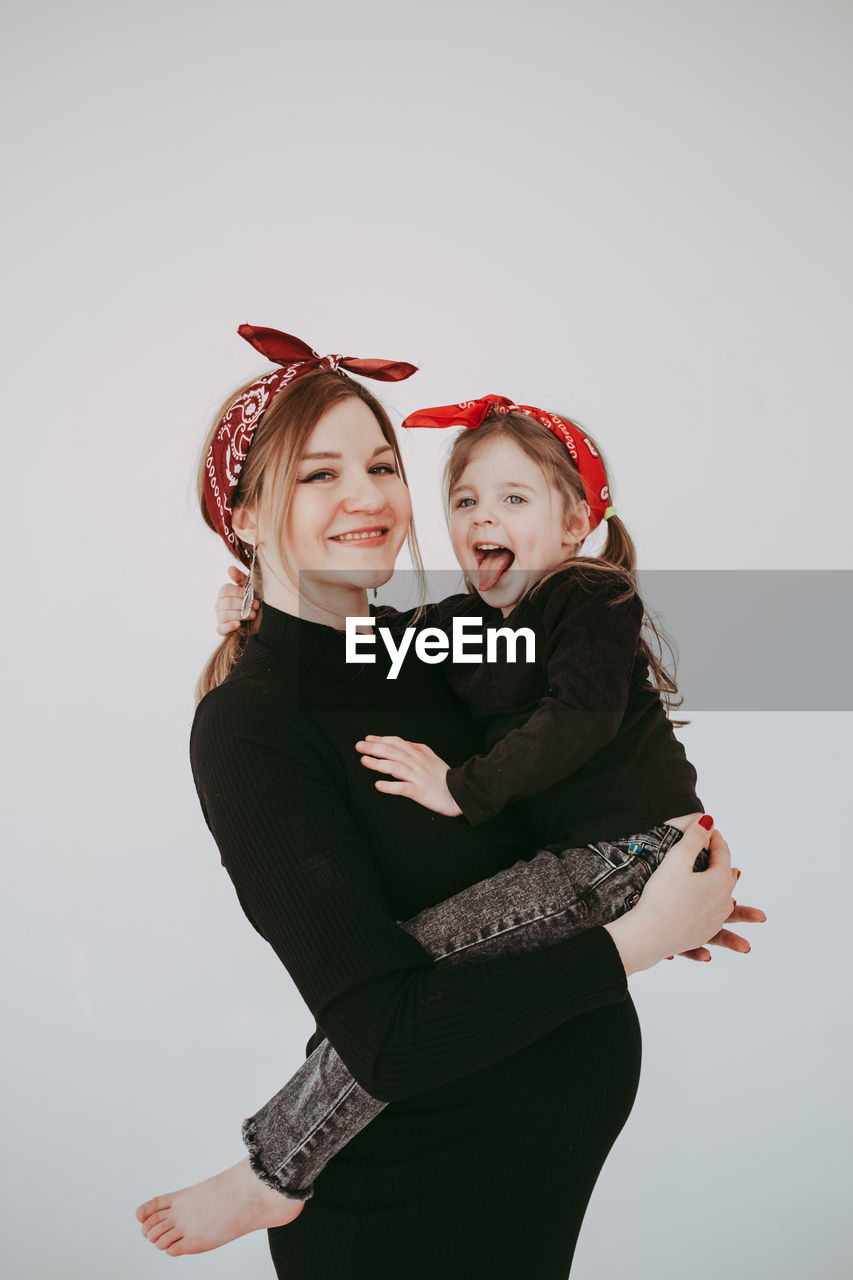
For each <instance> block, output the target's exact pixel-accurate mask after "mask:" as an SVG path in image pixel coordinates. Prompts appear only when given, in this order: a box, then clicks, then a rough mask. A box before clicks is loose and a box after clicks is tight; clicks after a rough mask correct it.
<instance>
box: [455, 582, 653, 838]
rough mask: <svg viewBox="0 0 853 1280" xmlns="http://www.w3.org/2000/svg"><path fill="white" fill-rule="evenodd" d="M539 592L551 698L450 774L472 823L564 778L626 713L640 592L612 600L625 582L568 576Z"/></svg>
mask: <svg viewBox="0 0 853 1280" xmlns="http://www.w3.org/2000/svg"><path fill="white" fill-rule="evenodd" d="M544 591H545V592H546V593H547V594H546V595H545V598H544V602H543V604H542V622H543V629H544V633H545V652H544V654H542V655H540V654H537V660H538V661H540V662H542V663H543V664H544V667H545V672H546V675H547V678H548V696H547V697H545V698H543V699H542V701H541V703H540V705H539V706H538V707H537V708H536V709H535V710H534V711H533V712H532V713H531V715H530V716H529V717H528V719H527V720H526V721H525V722H524V724H522V725H519V727H518V728H516V729H511V730H510V731H509V733H507V734H506V735H505V736H504V737H503V738H501V739H500V741H499V742H497V743H496V744H495V746H494V747H493V748H492V749H491V750H490V751H488V752H486V753H485V754H483V755H479V756H475V757H474V758H473V759H471V760H468V761H466V762H465V764H462V765H459V766H458V767H457V768H454V769H450V770H449V772H448V774H447V786H448V790H449V791H450V794H451V795H452V796H453V798H454V800H455V801H456V803H457V804H458V805H459V808H460V809H461V810H462V812H463V814H464V815H465V817H466V818H467V820H468V821H469V822H470V823H471V825H472V826H476V825H477V824H478V823H480V822H485V821H486V819H487V818H492V817H494V816H495V814H497V813H500V811H501V810H502V809H503V808H504V807H505V806H506V805H508V804H509V803H510V802H511V801H513V800H521V799H524V798H525V797H527V796H533V795H536V794H538V793H539V792H541V791H545V790H546V789H547V788H548V787H550V786H552V785H553V784H554V783H555V782H560V781H562V780H563V779H564V778H567V777H569V775H570V774H572V773H574V772H575V770H576V769H579V768H580V767H581V765H583V764H586V762H587V761H588V760H589V759H591V758H592V756H594V755H595V753H596V752H597V751H600V750H601V748H602V747H604V746H606V745H607V743H608V742H611V741H612V740H613V738H615V736H616V734H617V733H618V731H619V726H620V724H621V723H622V718H623V716H624V714H625V708H626V705H627V702H628V690H629V686H630V681H631V673H632V671H633V667H634V660H635V658H636V656H637V647H638V644H639V639H640V628H641V626H642V622H643V604H642V601H641V600H640V598H639V596H637V595H636V594H634V595H632V596H631V597H630V598H629V599H628V600H625V601H621V602H619V603H615V601H616V600H618V597H619V595H620V594H623V593H624V586H623V584H622V583H615V582H606V583H605V582H602V583H601V584H595V585H582V584H579V583H578V582H577V581H576V580H575V579H574V578H573V576H572V575H571V574H570V573H563V574H560V575H557V576H556V577H555V578H554V579H552V580H551V581H550V582H549V583H547V584H546V585H545V588H544Z"/></svg>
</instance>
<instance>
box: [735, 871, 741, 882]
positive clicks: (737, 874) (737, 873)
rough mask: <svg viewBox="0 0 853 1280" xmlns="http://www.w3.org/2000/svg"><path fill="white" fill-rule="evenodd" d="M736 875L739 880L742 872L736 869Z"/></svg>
mask: <svg viewBox="0 0 853 1280" xmlns="http://www.w3.org/2000/svg"><path fill="white" fill-rule="evenodd" d="M735 875H736V876H737V878H738V880H740V872H739V871H736V872H735Z"/></svg>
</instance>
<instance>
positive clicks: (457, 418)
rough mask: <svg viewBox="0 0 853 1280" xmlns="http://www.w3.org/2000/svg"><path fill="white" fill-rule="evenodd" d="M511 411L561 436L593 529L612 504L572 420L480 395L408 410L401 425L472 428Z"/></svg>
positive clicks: (589, 446) (591, 451) (597, 463)
mask: <svg viewBox="0 0 853 1280" xmlns="http://www.w3.org/2000/svg"><path fill="white" fill-rule="evenodd" d="M513 411H515V412H517V413H526V414H527V416H528V417H529V418H535V419H536V421H537V422H541V424H542V426H543V427H547V429H548V430H549V431H553V433H554V435H555V436H556V437H557V439H558V440H562V442H563V444H564V445H565V446H566V448H567V449H568V451H569V453H570V454H571V455H572V458H573V459H574V462H575V465H576V467H577V469H578V472H579V473H580V478H581V480H582V481H583V487H584V493H585V494H586V500H587V502H588V503H589V512H590V529H595V528H596V527H597V526H598V525H599V524H600V523H601V521H602V520H609V519H610V517H611V516H614V515H615V514H616V508H615V507H611V505H610V488H609V486H608V483H607V475H606V474H605V471H604V467H603V466H602V463H601V459H600V457H599V456H598V453H597V452H596V449H595V446H594V444H593V443H592V441H591V440H590V439H589V437H588V436H585V435H583V434H582V433H581V432H580V431H579V430H578V428H577V427H576V426H575V425H574V424H573V423H570V422H567V421H566V419H565V418H561V417H560V416H559V414H556V413H548V412H547V411H546V410H545V409H536V408H534V406H533V405H531V404H514V403H513V402H512V400H507V398H506V396H483V397H482V398H481V399H480V400H464V401H463V402H462V404H447V405H441V406H439V407H438V408H437V409H419V410H418V411H417V412H416V413H410V414H409V416H408V418H406V420H405V422H404V423H403V426H404V427H469V428H471V429H473V428H475V427H479V426H482V424H483V422H484V421H485V420H486V418H488V417H492V416H494V415H496V414H502V413H510V412H513ZM570 428H571V429H570Z"/></svg>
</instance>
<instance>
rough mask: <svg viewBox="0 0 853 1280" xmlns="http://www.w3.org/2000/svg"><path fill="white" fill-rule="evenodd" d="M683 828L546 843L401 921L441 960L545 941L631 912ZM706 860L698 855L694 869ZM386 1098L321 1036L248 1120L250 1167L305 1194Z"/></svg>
mask: <svg viewBox="0 0 853 1280" xmlns="http://www.w3.org/2000/svg"><path fill="white" fill-rule="evenodd" d="M680 839H681V832H680V831H679V830H678V829H677V828H676V827H670V826H667V825H663V826H659V827H654V828H652V830H651V831H647V832H643V833H640V834H639V835H632V836H625V837H624V838H620V839H617V840H613V841H600V842H599V843H597V844H589V845H585V846H584V847H583V848H580V849H559V848H557V847H555V846H549V847H547V848H545V849H541V850H540V851H539V852H538V853H536V854H535V856H534V857H533V858H531V859H530V861H529V862H517V863H516V864H515V865H514V866H512V867H508V868H507V869H506V870H504V871H499V872H498V874H497V875H495V876H492V877H491V879H489V880H483V881H481V882H480V883H479V884H475V885H472V887H471V888H470V889H464V890H463V891H462V892H461V893H457V894H456V895H455V896H454V897H452V898H448V899H447V900H446V901H445V902H439V903H438V904H437V905H436V906H434V907H429V908H427V910H426V911H422V912H421V913H420V914H419V915H417V916H415V917H414V918H413V919H412V920H406V921H403V922H401V927H402V928H404V929H405V930H406V931H407V932H408V933H410V934H412V936H413V937H415V938H417V940H418V942H420V943H421V945H422V946H423V947H424V948H425V949H426V950H427V951H429V952H430V954H431V955H432V956H434V957H435V959H436V960H438V961H444V962H447V963H451V964H453V963H458V962H464V961H465V959H466V958H467V957H468V956H471V957H473V958H476V959H482V958H483V957H484V956H490V955H497V954H509V953H513V952H514V953H518V952H522V951H529V950H532V949H533V948H536V947H543V946H548V945H549V944H551V943H554V942H558V941H560V940H562V939H563V938H567V937H569V936H570V935H571V934H573V933H579V932H580V931H581V930H582V929H589V928H592V927H593V926H594V925H600V924H607V923H608V922H609V921H611V920H615V919H616V918H617V917H618V916H620V915H623V914H624V913H625V912H626V911H628V910H629V909H630V908H631V907H632V906H633V905H634V903H635V902H636V901H637V899H638V898H639V896H640V894H641V893H642V891H643V888H644V886H645V884H646V882H647V881H648V879H649V877H650V876H651V874H652V872H653V871H654V870H655V868H656V867H657V866H658V865H659V864H660V862H661V859H662V858H663V856H664V854H665V853H666V852H667V851H668V850H669V849H670V848H671V847H672V846H673V845H674V844H675V843H676V841H677V840H680ZM705 866H707V852H706V853H705V854H704V855H702V854H700V856H699V858H697V860H696V863H695V865H694V870H696V871H701V870H704V869H705ZM386 1105H387V1104H386V1103H384V1102H378V1101H377V1100H376V1098H372V1097H371V1096H370V1094H368V1093H366V1092H365V1091H364V1089H362V1088H361V1086H360V1085H359V1084H357V1083H356V1081H355V1080H354V1079H353V1077H352V1076H351V1075H350V1073H349V1070H348V1069H347V1067H346V1066H345V1065H344V1063H343V1062H342V1061H341V1059H340V1058H339V1057H338V1054H337V1053H336V1052H335V1050H334V1049H333V1048H332V1046H331V1045H330V1044H329V1042H328V1040H324V1041H323V1042H322V1043H321V1044H319V1045H318V1046H317V1048H316V1049H315V1050H314V1051H313V1053H311V1054H310V1055H309V1057H308V1058H306V1060H305V1062H304V1063H303V1064H302V1066H301V1067H300V1068H299V1070H298V1071H297V1072H296V1073H295V1074H294V1075H293V1076H291V1078H290V1080H289V1081H288V1082H287V1084H286V1085H284V1087H283V1088H282V1089H280V1090H279V1091H278V1093H277V1094H275V1096H274V1097H273V1098H271V1099H270V1100H269V1102H267V1103H266V1104H265V1105H264V1106H263V1107H261V1109H260V1111H257V1112H256V1113H255V1115H253V1116H251V1117H250V1118H249V1119H248V1120H246V1121H245V1122H244V1124H243V1140H244V1141H245V1143H246V1146H247V1147H248V1149H249V1155H250V1158H251V1164H252V1168H253V1169H254V1171H255V1173H256V1174H257V1175H258V1177H259V1178H261V1179H262V1181H264V1182H266V1183H268V1184H269V1185H270V1186H272V1187H274V1188H275V1189H276V1190H277V1191H280V1192H282V1193H283V1194H285V1195H288V1196H291V1197H292V1198H294V1199H298V1200H307V1199H308V1198H309V1197H310V1196H311V1195H312V1182H313V1180H314V1178H316V1176H317V1175H318V1174H319V1173H320V1172H321V1170H322V1169H323V1168H324V1167H325V1165H326V1164H327V1163H328V1161H329V1160H330V1159H331V1158H332V1156H333V1155H335V1153H336V1152H338V1151H340V1150H341V1148H342V1147H344V1146H346V1144H347V1143H348V1142H349V1141H350V1139H351V1138H354V1137H355V1135H356V1134H357V1133H358V1132H360V1130H361V1129H363V1128H364V1127H365V1125H367V1124H369V1123H370V1121H371V1120H372V1119H373V1118H374V1116H377V1115H378V1114H379V1112H380V1111H382V1110H383V1109H384V1108H385V1106H386Z"/></svg>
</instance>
